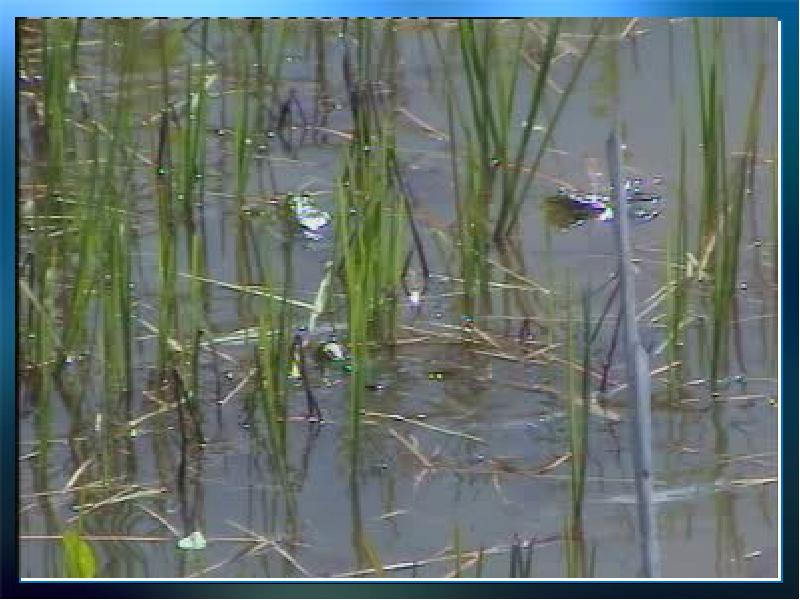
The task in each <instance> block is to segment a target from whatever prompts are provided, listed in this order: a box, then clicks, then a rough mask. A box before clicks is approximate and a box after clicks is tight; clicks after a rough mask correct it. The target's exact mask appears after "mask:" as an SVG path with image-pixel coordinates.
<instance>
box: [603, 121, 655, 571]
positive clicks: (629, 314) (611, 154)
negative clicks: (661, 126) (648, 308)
mask: <svg viewBox="0 0 800 600" xmlns="http://www.w3.org/2000/svg"><path fill="white" fill-rule="evenodd" d="M606 153H607V156H608V170H609V174H610V176H611V182H612V192H611V194H612V201H613V203H614V209H615V211H616V214H618V215H620V217H619V218H618V219H615V220H614V223H615V224H616V226H615V233H616V237H617V249H618V250H617V251H618V258H619V267H618V273H619V281H620V292H621V294H620V302H621V303H622V305H621V308H622V319H623V341H624V352H625V365H626V371H627V376H628V385H629V398H630V402H631V404H632V405H633V414H634V422H633V427H632V434H633V466H634V478H635V481H636V498H637V506H638V512H639V543H640V549H641V557H642V572H643V574H644V575H645V576H646V577H658V576H659V573H660V571H661V565H660V563H661V560H660V556H659V548H658V541H657V535H658V531H657V528H656V525H657V521H656V514H655V506H654V504H653V450H652V425H651V422H650V421H651V414H650V370H649V367H648V357H647V353H646V352H645V349H644V347H643V346H642V343H641V340H640V339H639V329H638V325H637V323H636V291H635V289H634V281H633V266H632V263H631V242H630V234H629V231H628V228H629V223H628V220H627V218H626V215H627V212H626V209H627V207H626V206H625V201H624V199H623V192H622V190H623V189H624V180H623V177H622V149H621V147H620V143H619V138H618V136H617V124H615V126H614V129H612V131H611V134H610V135H609V138H608V141H607V143H606Z"/></svg>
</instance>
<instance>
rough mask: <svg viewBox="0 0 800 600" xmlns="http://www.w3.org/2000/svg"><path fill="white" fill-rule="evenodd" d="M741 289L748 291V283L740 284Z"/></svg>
mask: <svg viewBox="0 0 800 600" xmlns="http://www.w3.org/2000/svg"><path fill="white" fill-rule="evenodd" d="M739 289H740V290H746V289H747V282H746V281H742V282H741V283H740V284H739Z"/></svg>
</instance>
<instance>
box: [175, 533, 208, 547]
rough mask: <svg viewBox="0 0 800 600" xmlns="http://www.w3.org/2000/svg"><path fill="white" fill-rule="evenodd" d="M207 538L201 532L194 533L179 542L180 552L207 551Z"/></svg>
mask: <svg viewBox="0 0 800 600" xmlns="http://www.w3.org/2000/svg"><path fill="white" fill-rule="evenodd" d="M206 545H207V543H206V538H205V536H203V534H202V533H200V532H199V531H194V532H192V533H191V534H189V535H187V536H186V537H185V538H183V539H182V540H178V549H179V550H205V547H206Z"/></svg>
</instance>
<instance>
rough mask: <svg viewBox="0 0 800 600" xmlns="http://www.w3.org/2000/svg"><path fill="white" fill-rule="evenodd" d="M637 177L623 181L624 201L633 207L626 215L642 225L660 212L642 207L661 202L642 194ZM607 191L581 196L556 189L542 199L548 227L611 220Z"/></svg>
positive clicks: (610, 207)
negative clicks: (548, 223)
mask: <svg viewBox="0 0 800 600" xmlns="http://www.w3.org/2000/svg"><path fill="white" fill-rule="evenodd" d="M643 185H644V184H643V181H642V180H641V179H639V178H635V179H627V180H626V181H625V198H626V200H627V201H628V202H629V203H631V204H632V205H633V206H632V207H631V210H630V212H629V215H630V216H631V217H633V218H634V219H636V220H638V221H642V222H648V221H652V220H653V219H655V218H656V217H657V216H658V215H659V214H660V211H658V210H653V209H649V208H643V207H642V206H641V205H642V204H656V203H659V202H661V195H660V194H658V193H656V192H650V191H645V190H644V189H643V187H642V186H643ZM609 192H610V190H604V191H603V192H601V193H585V192H580V191H577V190H569V189H567V188H565V187H562V188H559V190H558V193H557V194H556V195H555V196H550V197H548V198H546V199H545V205H544V206H545V213H546V215H547V220H548V221H549V222H550V224H551V225H554V226H556V227H558V228H560V229H569V228H571V227H578V226H580V225H583V224H584V223H586V221H611V220H612V219H613V218H614V209H613V208H612V206H611V196H610V193H609Z"/></svg>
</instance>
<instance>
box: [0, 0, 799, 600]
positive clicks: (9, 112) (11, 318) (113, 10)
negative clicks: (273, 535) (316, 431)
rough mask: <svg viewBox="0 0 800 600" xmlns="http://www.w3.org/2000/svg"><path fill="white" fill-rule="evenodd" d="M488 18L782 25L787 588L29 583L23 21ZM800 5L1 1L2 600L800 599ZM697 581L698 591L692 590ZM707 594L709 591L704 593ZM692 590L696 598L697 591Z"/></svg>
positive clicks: (717, 1)
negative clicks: (696, 19) (697, 19)
mask: <svg viewBox="0 0 800 600" xmlns="http://www.w3.org/2000/svg"><path fill="white" fill-rule="evenodd" d="M201 15H203V16H219V17H246V16H249V17H253V16H271V17H290V16H293V17H321V16H336V17H355V16H371V17H390V16H391V17H400V16H406V17H459V16H462V17H489V16H502V17H511V16H576V17H577V16H585V17H588V16H606V17H619V16H641V17H659V16H660V17H677V16H722V17H737V16H760V17H776V18H777V19H779V20H780V21H781V27H782V32H781V33H782V43H783V45H782V49H781V67H782V68H781V76H782V93H781V101H782V107H783V111H782V122H781V135H782V138H781V139H782V142H781V152H782V165H781V167H782V166H783V165H785V164H786V165H789V168H788V169H783V168H781V187H782V206H781V210H782V221H781V248H780V255H781V277H782V283H781V288H780V297H781V303H782V312H783V321H782V324H781V328H782V336H783V337H782V342H781V356H782V377H781V381H780V386H781V388H780V389H781V392H780V398H779V400H780V403H779V404H780V408H781V416H782V420H781V431H782V440H783V448H784V449H788V452H784V453H783V456H782V461H783V462H782V469H781V474H780V476H781V498H782V503H783V504H782V506H783V509H782V514H783V531H784V532H789V533H788V535H784V537H783V542H782V543H783V566H782V576H783V580H782V582H781V583H753V582H738V581H720V582H702V583H701V582H690V581H675V580H671V581H669V582H667V583H662V582H657V581H652V582H651V581H638V582H625V581H619V580H617V581H615V580H597V581H592V582H576V583H567V584H564V583H553V582H541V583H540V582H531V583H528V582H524V583H522V582H520V583H517V582H514V583H508V582H504V583H501V582H492V581H487V582H485V583H484V582H480V583H475V582H469V583H458V582H453V583H449V582H446V583H445V582H432V581H425V580H420V581H418V582H402V583H388V582H387V583H379V582H375V581H365V582H358V581H347V582H342V583H329V582H325V583H320V582H316V583H315V582H309V583H305V582H303V583H286V582H275V583H271V582H252V583H249V582H246V581H243V582H235V583H233V582H204V583H200V582H197V583H184V582H181V583H171V582H163V581H158V580H156V581H155V582H144V581H142V582H132V581H125V582H118V583H112V582H103V583H100V582H95V583H92V582H75V583H72V582H70V583H66V582H54V583H20V581H19V577H18V572H19V571H18V566H19V564H18V554H17V529H16V527H17V526H16V522H17V519H16V514H17V500H16V496H17V485H16V469H17V459H16V456H17V447H16V423H17V416H16V352H15V350H16V317H15V315H16V298H15V290H16V202H15V197H16V129H15V127H16V113H15V110H16V104H15V100H16V89H15V84H16V77H15V29H14V23H15V18H17V17H26V16H29V17H41V16H54V17H55V16H87V17H103V16H117V17H133V16H142V17H152V16H165V17H184V16H201ZM797 107H798V5H797V1H796V0H777V1H776V0H771V1H761V2H760V1H758V0H733V1H724V0H697V1H690V0H680V1H671V2H670V1H663V0H640V1H632V0H595V1H591V2H590V1H588V0H585V1H580V0H564V1H560V2H559V1H557V0H549V1H547V2H536V3H534V2H533V1H531V0H527V1H523V0H506V1H505V2H502V3H499V2H496V3H485V2H477V1H475V0H469V1H460V2H459V1H454V0H444V1H439V2H432V1H430V0H426V1H425V2H422V1H420V0H406V1H400V0H390V1H387V0H382V1H380V2H368V1H366V0H339V1H337V2H336V3H335V4H327V3H325V2H323V1H320V0H316V1H315V0H294V1H292V2H281V3H273V2H270V3H259V2H256V1H253V0H226V2H224V3H215V2H210V1H208V0H191V1H189V0H168V1H166V2H165V1H163V0H162V1H154V0H139V2H137V3H136V4H135V5H134V6H117V5H116V4H115V3H112V2H108V0H102V1H101V0H80V1H76V0H72V1H65V2H59V3H55V2H47V1H45V0H27V1H24V2H23V1H21V0H3V1H2V2H0V277H2V282H1V283H0V466H1V467H2V476H1V477H0V482H1V483H0V495H1V496H2V498H1V500H2V503H0V575H2V579H0V597H15V598H24V597H49V598H53V597H75V598H104V597H105V598H107V597H110V596H112V595H113V596H116V597H119V598H133V597H135V598H143V597H150V596H154V597H183V598H218V597H221V598H224V597H231V596H232V597H239V598H262V597H285V598H293V597H294V598H302V597H328V598H340V597H341V598H345V597H347V598H361V597H364V598H366V597H369V598H373V597H408V598H412V597H416V598H422V597H460V598H473V597H484V598H490V597H505V598H524V597H533V596H536V597H539V596H547V597H559V596H561V597H564V596H569V597H576V596H577V597H614V598H627V597H637V598H642V597H652V598H660V597H672V598H674V597H678V596H687V595H689V596H692V597H697V596H702V597H708V598H720V597H725V598H730V597H736V598H742V597H758V598H781V597H786V598H788V597H792V598H796V597H797V595H798V577H797V564H798V553H797V546H798V536H797V534H796V532H797V531H798V522H797V516H798V503H797V490H798V478H797V477H798V430H797V424H798V407H797V404H798V372H797V365H798V353H797V348H798V337H797V336H798V319H797V315H798V302H797V289H798V287H797V281H798V279H797V276H798V253H797V251H798V243H797V228H798V206H797V205H798V169H797V168H796V167H795V165H798V152H797V147H798V120H797ZM695 586H697V589H695ZM700 588H701V589H700ZM691 592H695V593H691Z"/></svg>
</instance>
